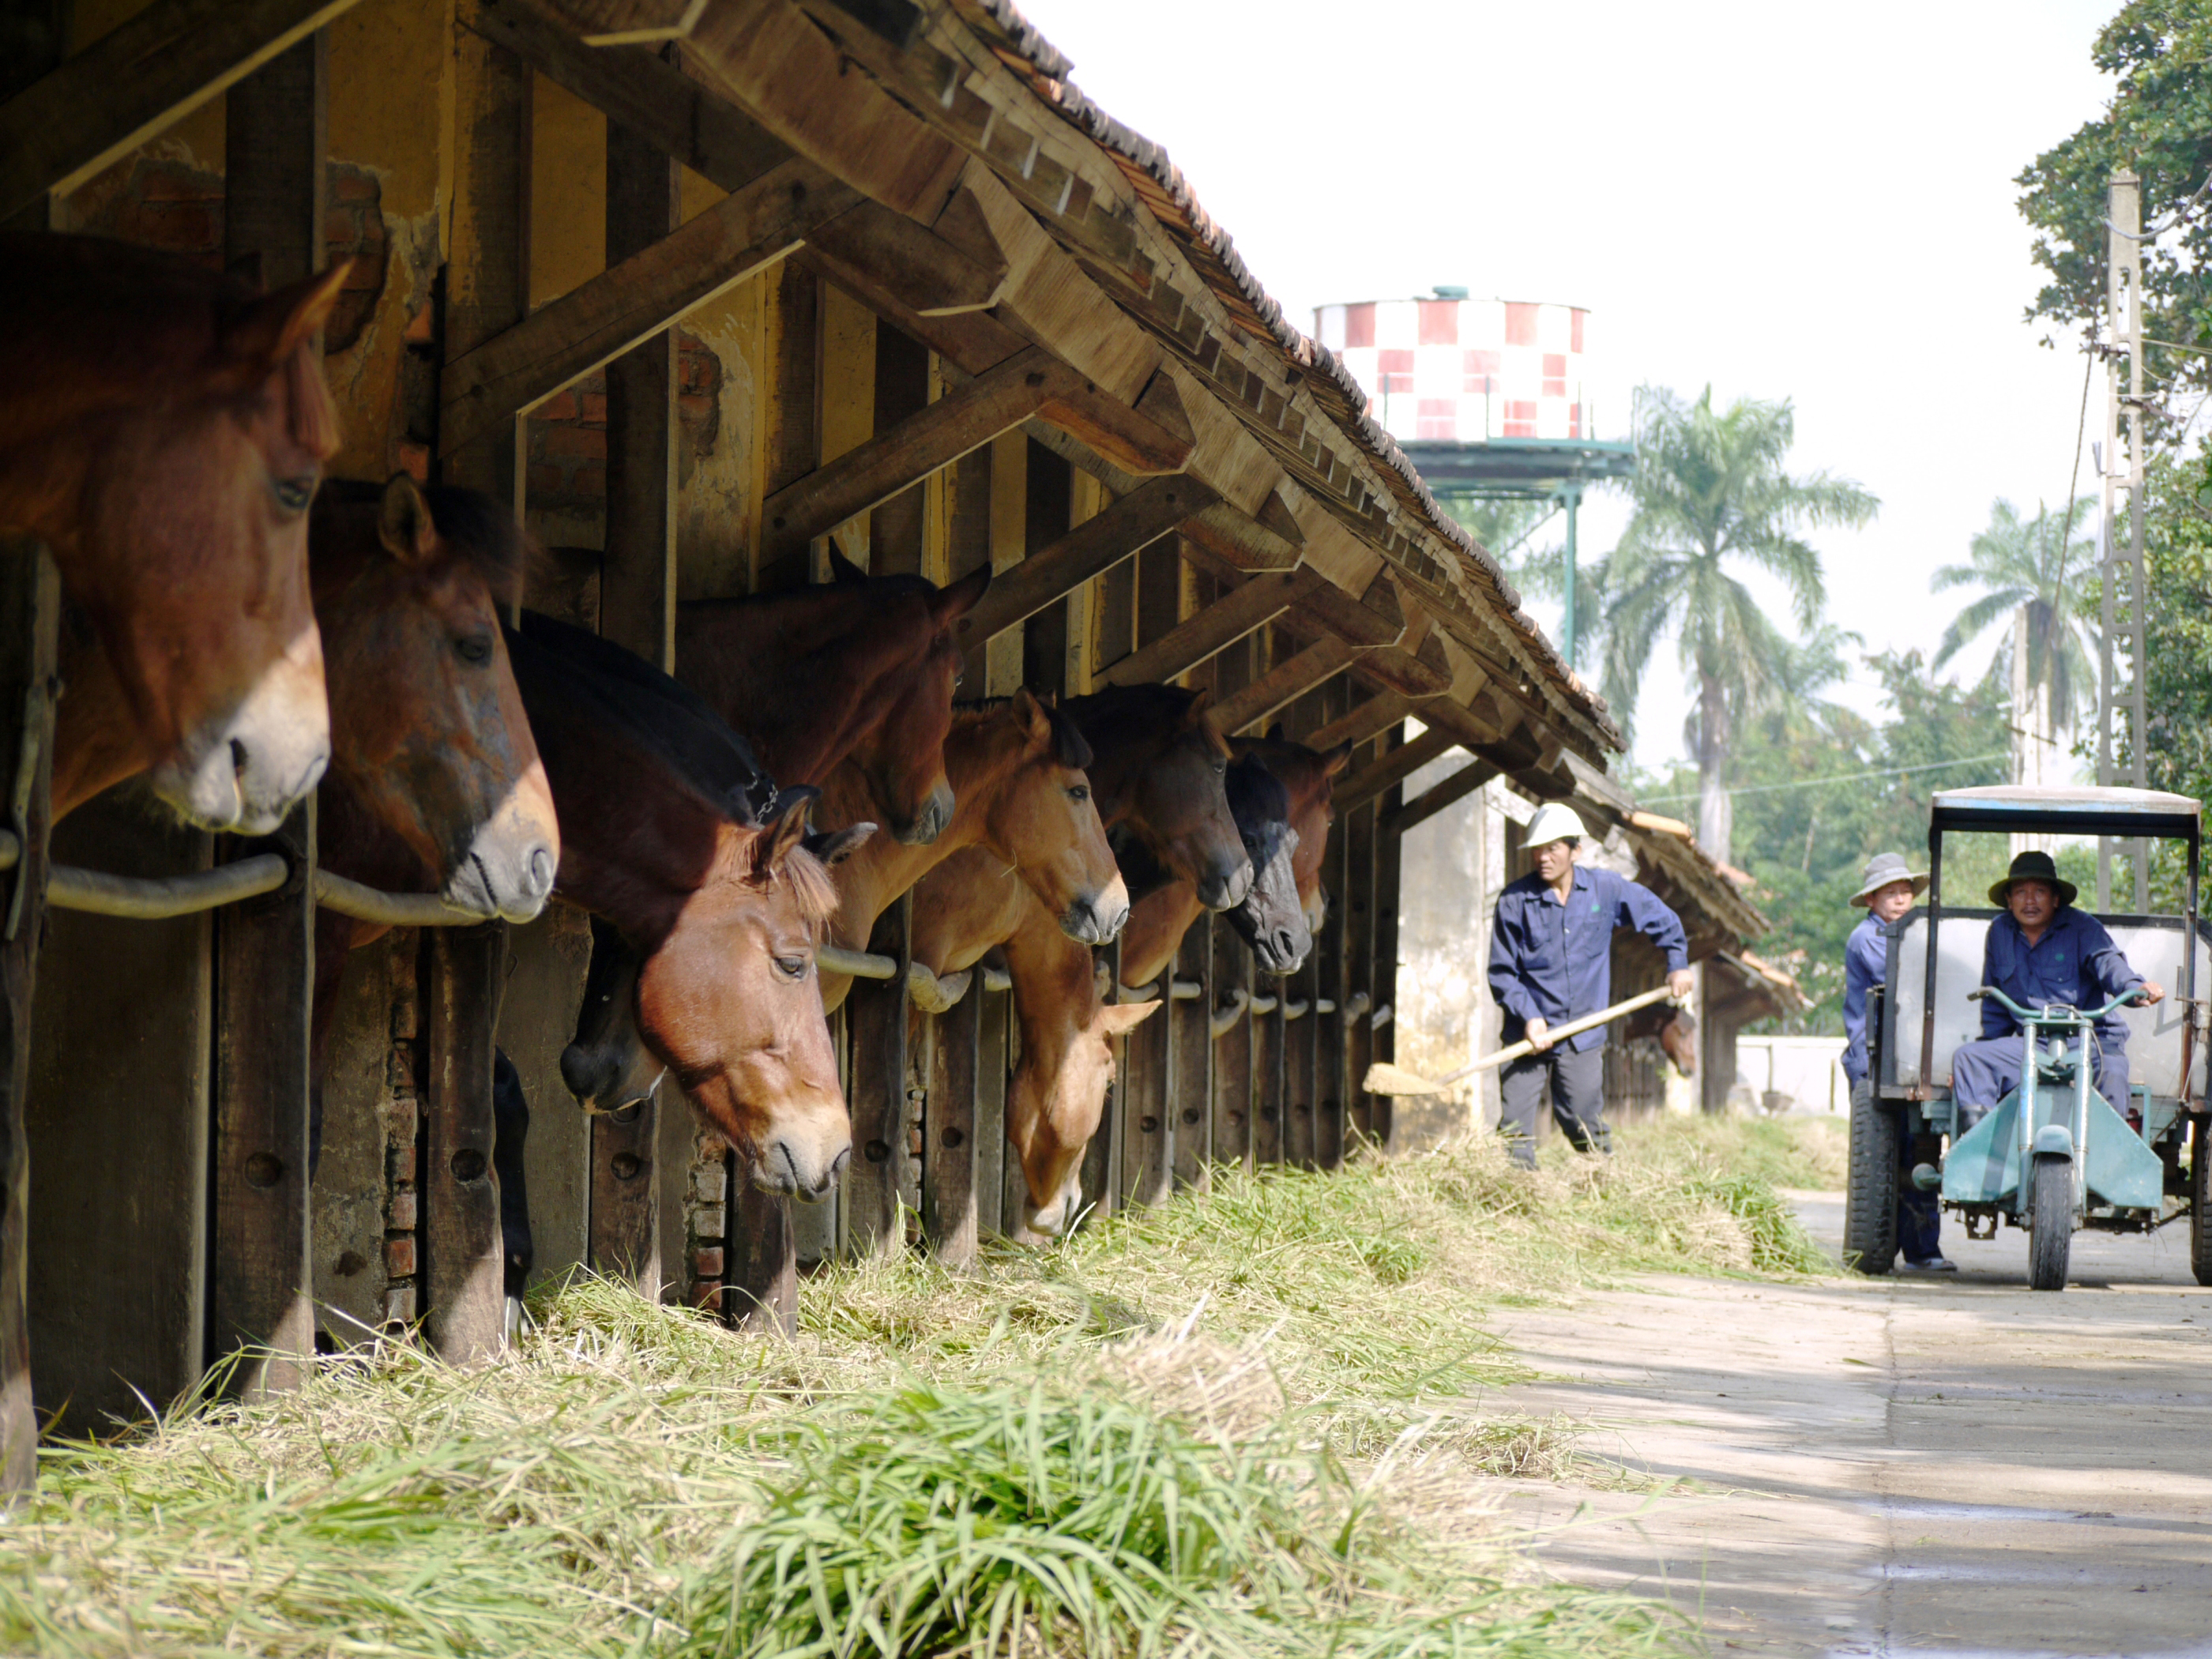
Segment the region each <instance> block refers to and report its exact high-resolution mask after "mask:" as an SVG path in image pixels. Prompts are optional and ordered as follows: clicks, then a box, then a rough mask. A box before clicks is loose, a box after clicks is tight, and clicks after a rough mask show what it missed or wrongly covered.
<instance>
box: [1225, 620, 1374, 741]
mask: <svg viewBox="0 0 2212 1659" xmlns="http://www.w3.org/2000/svg"><path fill="white" fill-rule="evenodd" d="M1357 657H1358V653H1357V652H1356V651H1354V650H1353V649H1352V647H1350V646H1348V645H1346V643H1345V642H1344V641H1341V640H1334V639H1331V640H1319V641H1315V643H1313V644H1311V645H1310V646H1308V647H1306V648H1305V649H1304V650H1303V651H1301V652H1299V653H1297V655H1296V656H1294V657H1291V658H1289V659H1286V660H1285V661H1283V662H1279V663H1277V664H1276V665H1274V666H1273V668H1271V669H1269V670H1268V671H1267V672H1266V673H1265V674H1262V675H1261V677H1260V678H1258V679H1256V680H1255V681H1253V682H1252V684H1249V685H1248V686H1246V687H1245V688H1244V689H1243V690H1242V691H1239V692H1237V693H1236V694H1235V695H1234V696H1231V697H1228V698H1226V699H1225V700H1224V701H1222V702H1218V703H1216V704H1215V705H1214V706H1213V709H1212V713H1211V714H1209V715H1208V718H1209V719H1210V720H1212V721H1213V724H1214V726H1215V728H1216V729H1217V730H1218V731H1221V732H1231V733H1234V732H1243V731H1246V730H1248V729H1249V728H1250V727H1252V726H1257V725H1259V724H1260V723H1261V721H1263V720H1266V719H1267V716H1268V715H1270V714H1273V713H1274V712H1275V711H1276V710H1277V709H1279V708H1282V707H1284V706H1285V704H1287V703H1292V702H1297V700H1298V699H1299V698H1300V697H1303V696H1305V694H1306V693H1307V692H1309V691H1310V690H1313V689H1314V688H1315V687H1316V686H1317V685H1321V684H1325V683H1327V682H1328V680H1330V679H1333V678H1335V676H1336V675H1338V674H1340V673H1341V672H1342V671H1344V670H1345V669H1346V668H1348V667H1350V666H1351V665H1352V662H1353V660H1354V659H1356V658H1357Z"/></svg>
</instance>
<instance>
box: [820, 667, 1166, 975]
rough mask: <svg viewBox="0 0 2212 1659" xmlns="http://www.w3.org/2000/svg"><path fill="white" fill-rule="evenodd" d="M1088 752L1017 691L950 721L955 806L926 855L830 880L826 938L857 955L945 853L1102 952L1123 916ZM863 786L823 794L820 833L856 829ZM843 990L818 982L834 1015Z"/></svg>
mask: <svg viewBox="0 0 2212 1659" xmlns="http://www.w3.org/2000/svg"><path fill="white" fill-rule="evenodd" d="M1090 764H1091V745H1090V744H1087V743H1085V741H1084V739H1083V734H1082V732H1079V731H1078V730H1077V729H1076V727H1075V724H1074V722H1073V720H1069V719H1068V718H1067V717H1066V715H1064V714H1060V712H1059V711H1058V710H1056V709H1054V708H1052V707H1051V706H1050V705H1049V704H1048V703H1045V702H1041V701H1040V700H1039V699H1037V698H1036V697H1034V696H1030V693H1029V692H1028V691H1026V690H1023V691H1017V692H1016V693H1014V695H1013V696H1012V698H1010V699H1009V700H1007V701H1006V702H1003V703H999V704H992V705H982V706H970V707H968V708H962V709H960V710H958V711H957V712H956V713H955V714H954V716H953V724H952V731H951V735H950V736H949V737H948V738H946V739H945V775H946V776H947V777H948V778H949V779H950V780H951V784H952V790H953V795H954V799H956V800H957V803H958V804H957V805H956V806H955V807H954V809H953V812H952V817H951V820H950V821H949V822H948V823H946V825H945V829H944V831H943V833H942V834H940V835H939V836H938V838H937V839H936V841H935V842H933V843H931V844H930V845H929V846H927V847H926V848H917V847H907V846H901V845H899V844H898V843H897V842H877V843H875V844H874V845H872V846H870V847H868V848H864V849H863V850H862V851H861V852H860V854H858V855H856V856H855V857H854V858H853V859H851V860H848V862H847V863H846V864H845V866H843V867H842V869H840V870H839V871H838V872H837V892H838V906H837V915H836V921H833V922H832V923H831V924H830V937H831V938H833V939H836V941H837V943H839V944H840V945H844V946H845V947H846V948H848V950H865V949H866V947H867V943H868V935H869V933H871V932H872V931H873V929H874V927H875V925H876V918H877V917H878V916H880V915H882V914H883V913H884V910H885V909H887V908H889V907H890V905H891V903H892V902H894V901H896V899H897V897H898V896H899V895H900V894H902V893H903V892H905V891H907V890H908V889H909V888H911V887H912V886H913V885H914V884H915V883H916V882H917V881H919V880H921V878H922V877H924V876H925V875H927V874H928V873H929V872H930V871H931V870H932V869H933V868H935V867H936V866H938V865H939V864H942V863H943V862H944V861H945V860H946V859H947V858H949V857H951V855H952V854H954V853H957V852H959V851H960V850H961V849H963V848H968V847H977V848H982V849H983V850H985V851H987V852H988V853H989V854H991V856H992V857H993V858H994V859H995V860H998V861H999V863H1000V867H1002V868H1003V869H1006V870H1007V871H1010V872H1012V874H1013V876H1014V877H1015V878H1016V879H1017V880H1018V882H1019V883H1020V884H1021V887H1022V890H1023V891H1024V892H1025V893H1027V894H1029V895H1030V896H1032V898H1033V899H1034V900H1035V901H1036V903H1038V904H1039V905H1041V906H1042V908H1043V909H1044V912H1045V914H1046V915H1048V916H1050V917H1051V918H1052V919H1053V921H1054V925H1055V926H1056V927H1058V928H1059V929H1060V932H1061V933H1064V934H1065V935H1066V937H1067V938H1069V939H1076V940H1079V941H1081V943H1082V944H1083V945H1085V946H1088V945H1103V944H1105V943H1107V942H1108V941H1109V940H1110V939H1113V938H1114V936H1115V934H1116V933H1120V932H1121V924H1122V923H1123V922H1124V921H1127V918H1128V914H1129V898H1128V889H1127V886H1126V885H1125V884H1123V882H1122V879H1121V871H1120V870H1119V869H1117V868H1116V867H1115V862H1114V854H1113V849H1112V848H1109V847H1108V846H1107V844H1106V829H1105V826H1104V825H1103V823H1100V822H1099V817H1098V810H1097V806H1096V805H1093V803H1092V801H1091V781H1090V779H1089V778H1088V777H1087V776H1086V775H1085V768H1087V767H1088V766H1090ZM861 811H866V783H865V781H864V780H863V779H862V778H861V776H860V773H859V769H857V768H855V767H854V766H852V765H851V764H849V763H848V764H847V765H845V766H842V767H840V768H839V769H837V771H836V772H835V773H833V774H832V775H831V776H830V781H829V787H828V788H827V789H825V790H824V791H823V817H825V818H826V819H827V820H828V821H829V822H830V823H843V822H847V821H848V820H849V819H851V818H854V817H858V816H859V814H860V812H861ZM851 983H852V981H850V980H849V979H847V978H845V977H843V976H842V975H826V974H825V975H823V981H822V1001H823V1006H824V1007H825V1008H829V1009H834V1008H836V1007H837V1006H839V1004H841V1003H842V1002H843V1001H844V1000H845V993H846V991H847V990H848V988H849V987H850V986H851Z"/></svg>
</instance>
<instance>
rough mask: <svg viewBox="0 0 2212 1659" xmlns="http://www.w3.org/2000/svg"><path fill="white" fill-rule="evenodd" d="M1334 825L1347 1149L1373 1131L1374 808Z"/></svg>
mask: <svg viewBox="0 0 2212 1659" xmlns="http://www.w3.org/2000/svg"><path fill="white" fill-rule="evenodd" d="M1337 822H1338V823H1340V824H1341V825H1343V826H1344V888H1343V890H1342V891H1341V892H1340V893H1339V894H1338V895H1337V899H1338V904H1339V908H1340V914H1341V915H1342V916H1343V919H1344V958H1345V975H1344V976H1345V986H1346V990H1347V991H1349V993H1350V997H1349V999H1348V1000H1346V1003H1345V1005H1344V1012H1345V1015H1346V1019H1345V1027H1344V1066H1345V1076H1346V1079H1347V1080H1348V1081H1347V1086H1348V1088H1349V1090H1350V1092H1349V1093H1348V1094H1347V1095H1346V1097H1345V1117H1346V1125H1345V1139H1346V1142H1347V1144H1349V1143H1350V1142H1352V1141H1354V1140H1357V1139H1364V1138H1365V1137H1366V1136H1367V1135H1369V1134H1370V1133H1372V1131H1373V1128H1374V1125H1373V1123H1372V1122H1371V1121H1370V1117H1369V1113H1368V1104H1369V1097H1368V1096H1367V1094H1366V1093H1365V1092H1364V1091H1363V1090H1361V1089H1360V1087H1359V1083H1360V1079H1363V1078H1364V1077H1365V1076H1366V1075H1367V1065H1368V1061H1369V1060H1370V1059H1372V1058H1373V1055H1374V1049H1375V1044H1374V1022H1373V1018H1372V1014H1373V1010H1374V1009H1375V1008H1376V1006H1379V1005H1377V1004H1376V1001H1375V809H1374V807H1372V806H1362V807H1359V808H1358V809H1357V810H1355V811H1350V812H1342V813H1340V814H1338V816H1337ZM1363 998H1364V1003H1363V1001H1362V999H1363Z"/></svg>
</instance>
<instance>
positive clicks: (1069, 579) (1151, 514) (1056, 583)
mask: <svg viewBox="0 0 2212 1659" xmlns="http://www.w3.org/2000/svg"><path fill="white" fill-rule="evenodd" d="M1215 499H1216V497H1215V495H1214V493H1213V491H1212V489H1210V488H1209V487H1207V486H1206V485H1205V484H1202V483H1200V482H1199V481H1198V480H1197V479H1195V478H1192V477H1169V478H1155V479H1154V480H1152V483H1148V484H1146V485H1144V486H1142V487H1141V488H1139V489H1136V490H1133V491H1132V492H1131V493H1130V494H1128V495H1124V496H1122V497H1121V500H1119V501H1114V502H1111V503H1109V505H1108V506H1107V507H1106V508H1105V509H1104V510H1103V511H1102V512H1100V513H1097V515H1096V516H1095V517H1092V518H1090V519H1086V520H1084V521H1083V523H1081V524H1079V525H1078V526H1076V527H1075V528H1074V529H1073V530H1071V531H1069V532H1067V534H1066V535H1065V536H1062V537H1061V538H1060V539H1059V540H1058V541H1056V542H1054V543H1053V544H1052V545H1051V546H1049V547H1048V548H1045V549H1043V550H1042V551H1039V552H1036V553H1032V554H1031V555H1030V556H1029V557H1028V558H1026V559H1024V560H1023V561H1022V562H1020V563H1019V564H1018V565H1016V566H1014V567H1013V568H1012V569H1011V570H1008V571H1006V572H1005V573H1004V574H1001V575H1000V576H999V577H998V578H997V579H996V580H994V581H993V582H992V584H991V591H990V592H987V593H986V594H985V595H984V596H983V598H982V599H981V602H980V603H978V604H977V605H976V606H975V609H974V610H972V611H969V613H968V614H967V615H966V616H964V617H962V618H961V619H960V641H961V644H962V646H963V648H972V647H975V646H977V645H980V644H981V643H982V642H983V641H985V640H987V639H989V638H990V637H991V636H992V635H994V634H997V633H1000V632H1001V631H1003V630H1004V629H1009V628H1012V626H1014V624H1015V623H1018V622H1022V621H1024V620H1025V619H1026V618H1028V617H1031V616H1034V615H1035V614H1036V612H1038V611H1042V610H1043V609H1044V608H1045V606H1047V605H1050V604H1051V603H1052V602H1053V601H1054V599H1060V598H1063V597H1065V596H1066V594H1067V593H1069V592H1072V591H1073V589H1075V588H1077V587H1079V586H1082V584H1084V583H1085V582H1087V581H1089V580H1091V578H1092V577H1093V576H1097V575H1100V574H1103V573H1104V572H1106V571H1108V570H1109V569H1111V568H1113V567H1114V566H1115V565H1117V564H1119V563H1121V561H1122V560H1124V559H1126V558H1127V557H1129V556H1131V555H1132V554H1133V553H1135V552H1136V551H1137V550H1138V549H1139V548H1141V547H1144V546H1145V545H1146V544H1148V543H1151V542H1154V541H1157V540H1158V539H1159V538H1161V537H1162V536H1164V535H1166V534H1167V533H1168V532H1170V531H1171V530H1173V529H1175V528H1176V526H1178V525H1180V524H1182V522H1183V521H1184V520H1187V519H1188V518H1189V516H1190V515H1191V514H1192V513H1195V512H1197V511H1199V510H1200V508H1202V507H1206V506H1207V505H1209V504H1210V503H1212V501H1214V500H1215Z"/></svg>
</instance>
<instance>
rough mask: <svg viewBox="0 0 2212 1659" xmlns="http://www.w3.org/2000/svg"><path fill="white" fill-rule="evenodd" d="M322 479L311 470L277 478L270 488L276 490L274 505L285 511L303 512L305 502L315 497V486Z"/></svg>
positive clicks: (305, 508)
mask: <svg viewBox="0 0 2212 1659" xmlns="http://www.w3.org/2000/svg"><path fill="white" fill-rule="evenodd" d="M321 481H322V480H321V479H320V477H319V476H318V475H317V474H315V473H313V472H308V473H304V474H302V475H301V476H300V477H296V478H277V479H275V480H273V481H272V482H271V483H270V488H271V489H274V490H275V491H276V505H277V506H279V507H283V509H284V510H285V511H286V512H287V513H304V512H306V511H307V503H308V502H309V501H313V500H314V499H315V486H316V485H317V484H318V483H320V482H321Z"/></svg>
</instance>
